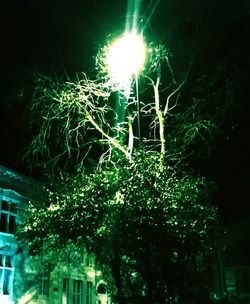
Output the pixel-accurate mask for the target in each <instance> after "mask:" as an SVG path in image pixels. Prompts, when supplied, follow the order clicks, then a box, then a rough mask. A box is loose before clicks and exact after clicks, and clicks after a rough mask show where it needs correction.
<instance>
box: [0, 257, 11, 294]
mask: <svg viewBox="0 0 250 304" xmlns="http://www.w3.org/2000/svg"><path fill="white" fill-rule="evenodd" d="M13 278H14V257H13V256H9V255H4V254H0V295H12V294H13Z"/></svg>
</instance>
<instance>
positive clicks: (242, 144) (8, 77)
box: [0, 0, 250, 264]
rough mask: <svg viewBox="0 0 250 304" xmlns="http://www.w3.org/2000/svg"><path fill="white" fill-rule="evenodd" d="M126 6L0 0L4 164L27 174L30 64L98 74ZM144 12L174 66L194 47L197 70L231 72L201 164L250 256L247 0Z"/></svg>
mask: <svg viewBox="0 0 250 304" xmlns="http://www.w3.org/2000/svg"><path fill="white" fill-rule="evenodd" d="M153 3H158V5H157V6H156V7H155V9H154V10H152V8H153V7H154V5H153ZM126 12H127V1H125V0H112V1H100V0H91V1H90V0H87V1H86V0H74V1H66V0H60V1H59V0H43V1H42V0H37V1H31V0H29V1H28V0H23V1H17V0H12V1H1V4H0V14H1V17H0V28H1V47H0V49H1V55H0V56H1V57H0V60H1V63H0V68H1V74H0V94H1V119H0V120H1V122H0V123H1V133H0V136H1V153H0V154H1V155H0V164H1V165H4V166H6V167H8V168H11V169H13V170H16V171H19V172H21V173H24V174H26V175H27V174H30V173H29V172H28V170H27V169H26V167H25V164H24V163H23V162H22V157H23V154H24V151H25V148H26V147H27V145H28V144H29V141H30V129H29V128H30V126H29V121H28V117H27V112H28V111H27V104H26V103H25V102H24V101H21V100H20V99H19V98H17V95H19V94H21V92H22V90H21V89H22V88H23V87H27V86H29V85H31V84H32V72H33V71H42V72H45V73H51V72H53V71H54V72H56V73H59V74H60V73H62V72H63V71H66V72H67V73H69V74H70V75H74V73H76V72H81V71H85V72H87V74H89V75H91V76H93V75H94V71H95V69H94V56H95V54H96V53H97V51H98V49H99V48H100V47H101V46H102V45H103V43H105V41H106V38H107V37H108V36H109V35H115V34H116V33H119V32H121V31H122V30H123V29H124V26H125V20H126ZM151 13H152V14H151ZM141 16H142V18H143V22H144V24H145V25H146V26H145V32H144V33H145V36H147V38H148V39H151V40H153V39H155V40H156V41H158V42H163V43H164V44H166V45H167V46H168V47H169V49H170V50H171V53H172V55H173V56H174V57H175V58H176V62H177V64H176V66H177V68H180V69H182V68H184V67H185V65H186V64H187V62H188V60H189V59H188V56H187V54H192V55H193V57H194V58H195V64H196V70H197V73H199V74H207V73H208V74H209V73H210V72H211V70H212V69H213V68H214V67H215V66H217V65H218V64H221V65H222V66H223V67H226V68H225V69H224V70H225V71H226V72H225V73H228V75H227V74H226V75H225V77H228V79H231V80H232V79H234V80H233V81H234V84H235V87H236V89H235V93H234V94H235V96H234V99H235V102H236V106H235V108H234V109H233V111H232V113H231V114H230V115H229V116H228V119H227V120H226V125H225V126H226V127H225V133H223V135H222V136H221V137H220V138H218V139H217V142H216V143H215V146H214V150H213V152H212V154H211V157H210V158H209V159H207V160H206V161H204V163H203V164H202V165H201V167H202V168H201V171H202V173H203V174H205V175H207V176H208V177H209V178H211V179H212V180H215V181H216V182H217V184H218V187H219V190H218V192H217V194H216V197H215V199H216V201H217V202H218V205H219V207H220V211H221V214H222V217H223V219H224V221H225V224H226V226H227V227H228V230H229V235H231V236H232V237H231V240H232V239H234V238H236V239H237V240H238V243H237V244H238V247H237V248H238V249H237V250H236V251H237V252H239V251H244V252H246V255H248V256H250V254H249V253H250V241H247V240H246V239H247V238H249V237H248V236H249V234H250V213H249V211H250V207H249V204H250V191H249V189H250V183H249V181H250V173H249V172H250V165H249V155H250V144H249V141H250V138H249V114H250V111H249V96H250V89H249V88H250V85H249V83H250V82H249V80H250V79H249V66H250V2H249V1H247V0H246V1H244V0H238V1H233V0H228V1H226V0H217V1H215V0H191V1H186V0H179V1H178V0H160V1H156V0H155V1H149V0H147V1H142V9H141ZM232 227H233V228H232ZM243 248H244V250H243ZM247 248H249V249H247ZM249 262H250V259H249V260H247V258H246V260H245V261H244V263H249ZM242 263H243V262H242ZM249 264H250V263H249Z"/></svg>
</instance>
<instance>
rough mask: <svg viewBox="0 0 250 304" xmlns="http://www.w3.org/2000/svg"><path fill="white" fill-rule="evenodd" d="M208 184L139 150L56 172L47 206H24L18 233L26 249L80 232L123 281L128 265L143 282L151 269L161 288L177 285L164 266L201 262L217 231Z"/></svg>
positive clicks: (181, 266) (77, 235)
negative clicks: (88, 168) (59, 179)
mask: <svg viewBox="0 0 250 304" xmlns="http://www.w3.org/2000/svg"><path fill="white" fill-rule="evenodd" d="M65 182H66V183H65ZM213 187H214V186H213V184H212V183H210V182H207V181H206V180H205V179H204V178H200V177H195V176H192V175H191V174H189V173H187V172H185V171H181V170H179V171H176V170H174V169H173V168H172V167H171V166H165V167H163V166H162V164H160V163H159V154H158V153H157V152H154V153H149V152H147V151H143V150H139V151H136V153H134V155H133V162H132V163H131V162H130V161H128V160H127V159H126V158H125V157H120V158H119V159H117V162H116V163H115V165H114V164H113V163H111V162H110V163H106V165H105V166H103V167H102V168H101V167H97V168H96V169H95V170H94V171H93V173H91V174H88V173H86V172H81V173H79V175H78V176H74V177H64V180H63V183H61V184H59V185H58V187H57V190H56V191H54V192H52V193H51V195H50V203H49V204H48V206H47V207H44V208H40V206H39V208H37V207H35V206H32V208H29V209H28V210H27V214H26V221H25V222H24V224H23V227H22V229H23V230H22V232H21V234H20V236H22V237H23V238H26V239H27V241H28V244H29V246H30V248H31V249H33V250H34V252H36V250H35V249H37V248H40V246H39V243H43V246H46V248H52V247H53V248H55V247H57V248H60V247H61V246H62V245H63V246H64V245H67V243H68V241H69V240H70V241H71V242H72V243H75V244H76V243H77V242H78V241H79V238H80V239H81V242H82V243H84V244H85V245H86V248H87V250H88V251H89V252H92V253H94V254H95V255H96V258H97V261H99V262H100V264H102V265H103V266H105V267H106V269H107V268H108V269H110V271H111V270H112V265H113V263H114V261H115V260H117V258H118V259H119V260H120V267H121V269H120V272H121V275H122V276H124V280H125V277H126V273H128V272H131V269H133V271H134V272H136V273H138V274H139V276H140V280H141V279H142V280H143V281H144V284H149V282H148V280H149V276H151V275H149V272H153V271H155V270H157V271H158V273H159V274H160V275H159V278H158V279H157V280H158V283H159V284H160V285H161V286H165V285H164V284H167V285H168V286H171V285H173V286H174V285H176V284H177V285H178V282H177V281H176V280H177V279H176V278H175V277H174V276H173V277H172V278H170V277H166V275H165V272H169V271H173V269H176V272H178V271H180V269H185V268H186V267H187V265H188V264H190V265H192V267H194V268H195V269H196V266H195V265H197V267H198V264H197V261H196V257H197V256H198V255H199V256H202V259H201V260H202V261H203V262H204V263H205V259H206V256H209V254H210V253H211V248H213V246H214V240H215V239H216V237H217V235H218V233H219V223H218V219H217V210H216V208H215V207H214V206H213V205H211V203H210V195H211V192H212V191H211V189H213ZM44 244H45V245H44ZM117 252H118V253H119V254H118V257H117ZM131 261H133V263H132V264H131ZM199 263H201V262H200V260H199ZM199 265H200V264H199ZM204 265H205V264H204ZM131 267H132V268H131ZM189 267H190V266H189ZM201 268H202V267H201V266H199V269H201ZM197 269H198V268H197ZM160 282H161V283H160ZM158 283H157V282H155V283H154V284H156V285H157V284H158ZM123 284H125V285H124V286H126V284H127V283H126V280H125V281H124V283H123ZM159 284H158V285H159ZM158 285H157V286H158ZM160 285H159V286H160ZM124 288H125V287H124ZM155 288H156V286H155Z"/></svg>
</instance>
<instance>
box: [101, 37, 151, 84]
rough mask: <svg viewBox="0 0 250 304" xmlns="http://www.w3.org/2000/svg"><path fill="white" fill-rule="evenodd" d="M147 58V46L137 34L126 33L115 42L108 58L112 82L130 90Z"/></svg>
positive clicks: (110, 48)
mask: <svg viewBox="0 0 250 304" xmlns="http://www.w3.org/2000/svg"><path fill="white" fill-rule="evenodd" d="M145 57H146V48H145V44H144V42H143V40H142V38H141V37H140V36H138V35H136V34H135V33H125V34H124V35H122V36H121V37H119V38H118V39H117V40H115V41H114V42H113V44H112V45H111V46H110V47H109V49H108V52H107V56H106V63H107V66H108V70H109V76H110V79H111V80H112V82H114V83H115V84H117V85H119V86H120V87H121V88H124V89H127V88H129V87H130V82H131V79H132V77H133V76H134V75H137V74H138V73H139V71H140V70H141V69H142V67H143V63H144V61H145Z"/></svg>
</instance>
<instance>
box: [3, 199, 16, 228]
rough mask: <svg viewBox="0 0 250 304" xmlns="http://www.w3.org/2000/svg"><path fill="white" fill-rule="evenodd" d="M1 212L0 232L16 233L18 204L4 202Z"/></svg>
mask: <svg viewBox="0 0 250 304" xmlns="http://www.w3.org/2000/svg"><path fill="white" fill-rule="evenodd" d="M0 210H1V214H0V231H1V232H6V233H11V234H14V233H15V232H16V214H17V208H16V204H14V203H11V202H8V201H5V200H2V201H1V202H0Z"/></svg>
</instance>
